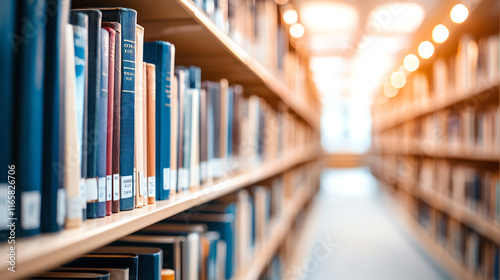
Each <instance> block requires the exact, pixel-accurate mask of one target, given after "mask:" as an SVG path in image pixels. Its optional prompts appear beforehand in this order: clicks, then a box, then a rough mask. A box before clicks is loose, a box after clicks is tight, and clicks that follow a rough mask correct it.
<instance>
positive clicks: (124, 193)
mask: <svg viewBox="0 0 500 280" xmlns="http://www.w3.org/2000/svg"><path fill="white" fill-rule="evenodd" d="M133 190H134V184H133V176H132V175H129V176H121V199H125V198H131V197H132V196H133V194H134V192H133Z"/></svg>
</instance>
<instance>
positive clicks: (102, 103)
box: [97, 28, 109, 217]
mask: <svg viewBox="0 0 500 280" xmlns="http://www.w3.org/2000/svg"><path fill="white" fill-rule="evenodd" d="M108 74H109V32H108V31H107V30H106V29H103V28H101V92H100V93H99V95H100V96H99V136H98V139H99V148H98V151H99V152H98V155H97V177H98V178H99V193H98V197H99V198H98V202H97V217H104V216H106V164H107V161H106V151H107V140H108V79H109V78H108Z"/></svg>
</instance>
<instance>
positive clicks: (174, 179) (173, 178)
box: [170, 169, 177, 189]
mask: <svg viewBox="0 0 500 280" xmlns="http://www.w3.org/2000/svg"><path fill="white" fill-rule="evenodd" d="M170 186H171V187H172V189H175V188H177V169H173V170H171V171H170Z"/></svg>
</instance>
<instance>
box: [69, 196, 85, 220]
mask: <svg viewBox="0 0 500 280" xmlns="http://www.w3.org/2000/svg"><path fill="white" fill-rule="evenodd" d="M67 205H68V207H67V209H68V210H67V213H66V217H67V218H68V219H77V218H80V219H81V218H82V202H81V198H80V197H70V196H68V198H67ZM85 207H86V206H85Z"/></svg>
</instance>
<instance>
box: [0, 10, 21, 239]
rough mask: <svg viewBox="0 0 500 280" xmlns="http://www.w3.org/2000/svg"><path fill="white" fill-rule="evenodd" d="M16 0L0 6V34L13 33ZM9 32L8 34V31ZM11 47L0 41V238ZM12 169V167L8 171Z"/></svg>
mask: <svg viewBox="0 0 500 280" xmlns="http://www.w3.org/2000/svg"><path fill="white" fill-rule="evenodd" d="M16 15H17V1H6V2H5V3H3V7H2V9H1V10H0V34H1V35H2V36H4V38H5V36H7V34H15V32H16ZM11 36H12V35H11ZM14 54H15V51H14V48H13V47H12V46H11V42H9V40H2V41H1V42H0V60H1V61H2V63H1V64H0V80H1V81H0V82H1V83H2V87H3V94H1V95H0V127H2V128H3V129H4V137H1V139H0V147H4V148H3V149H2V151H1V152H0V166H2V168H0V172H2V173H1V174H2V175H0V207H1V210H0V240H6V239H7V236H8V226H7V224H8V218H9V215H8V211H7V209H8V207H7V203H8V202H7V200H8V189H9V177H8V176H9V174H8V172H9V170H10V168H9V166H10V165H12V163H13V159H12V146H13V141H12V138H13V135H14V134H13V124H14V122H13V114H14V110H13V108H14V107H13V103H14V73H15V70H14ZM11 172H12V171H11Z"/></svg>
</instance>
